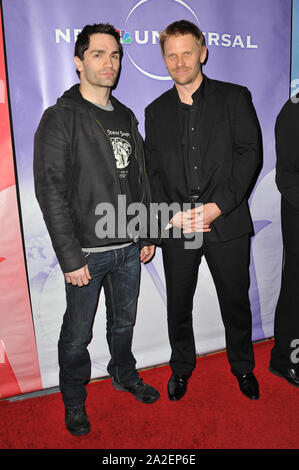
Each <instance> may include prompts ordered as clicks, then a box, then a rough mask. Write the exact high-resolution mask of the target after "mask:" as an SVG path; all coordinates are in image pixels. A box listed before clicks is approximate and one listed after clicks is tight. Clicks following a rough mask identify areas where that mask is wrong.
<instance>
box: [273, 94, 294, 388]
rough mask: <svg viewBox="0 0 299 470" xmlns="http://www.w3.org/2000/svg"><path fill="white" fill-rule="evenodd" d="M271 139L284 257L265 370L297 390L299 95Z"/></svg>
mask: <svg viewBox="0 0 299 470" xmlns="http://www.w3.org/2000/svg"><path fill="white" fill-rule="evenodd" d="M275 139H276V155H277V163H276V184H277V187H278V190H279V191H280V193H281V228H282V237H283V247H284V256H283V271H282V280H281V290H280V295H279V299H278V302H277V307H276V312H275V321H274V338H275V344H274V347H273V349H272V351H271V360H270V368H269V370H270V372H272V373H273V374H275V375H277V376H279V377H283V378H285V379H286V380H287V381H288V382H290V383H291V384H292V385H295V386H296V387H299V364H298V363H299V355H298V346H299V314H298V311H299V288H298V287H299V94H298V95H297V96H294V97H292V98H291V99H289V100H288V101H287V102H286V103H285V105H284V106H283V108H282V110H281V111H280V113H279V115H278V116H277V120H276V125H275Z"/></svg>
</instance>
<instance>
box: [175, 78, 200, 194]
mask: <svg viewBox="0 0 299 470" xmlns="http://www.w3.org/2000/svg"><path fill="white" fill-rule="evenodd" d="M204 85H205V78H204V79H203V81H202V83H201V85H200V86H199V87H198V88H197V90H196V91H195V92H194V93H193V95H192V99H193V103H192V105H189V104H186V103H182V102H181V100H180V98H179V95H177V96H178V118H179V129H180V136H181V143H182V153H183V158H184V163H185V172H186V178H187V182H188V189H189V196H192V195H196V194H199V193H200V174H199V168H200V149H199V133H200V129H199V120H200V112H201V108H202V102H203V99H204Z"/></svg>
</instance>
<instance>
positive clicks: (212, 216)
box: [170, 202, 221, 233]
mask: <svg viewBox="0 0 299 470" xmlns="http://www.w3.org/2000/svg"><path fill="white" fill-rule="evenodd" d="M220 215H221V210H220V209H219V207H218V206H217V204H216V203H215V202H208V203H207V204H202V205H201V206H198V207H195V208H194V209H189V210H187V211H180V212H177V213H176V214H175V215H174V217H173V218H172V219H171V220H170V224H171V225H174V226H175V227H179V228H181V229H182V230H183V233H193V232H210V231H211V230H212V229H211V227H210V224H211V223H212V222H213V221H214V220H216V219H217V218H218V217H219V216H220Z"/></svg>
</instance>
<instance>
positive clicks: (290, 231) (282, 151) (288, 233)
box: [275, 94, 299, 254]
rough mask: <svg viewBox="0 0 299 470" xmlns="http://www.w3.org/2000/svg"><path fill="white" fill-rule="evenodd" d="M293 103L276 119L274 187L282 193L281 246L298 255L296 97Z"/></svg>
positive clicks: (298, 116)
mask: <svg viewBox="0 0 299 470" xmlns="http://www.w3.org/2000/svg"><path fill="white" fill-rule="evenodd" d="M293 101H294V102H293ZM293 101H292V100H291V99H289V100H288V101H287V102H286V103H285V105H284V106H283V108H282V109H281V111H280V113H279V114H278V116H277V119H276V124H275V142H276V156H277V161H276V184H277V187H278V190H279V191H280V193H281V225H282V236H283V244H284V247H285V248H286V249H288V250H290V251H292V252H294V253H298V254H299V94H298V95H296V97H294V99H293ZM295 101H296V103H295Z"/></svg>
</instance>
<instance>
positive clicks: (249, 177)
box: [145, 20, 261, 400]
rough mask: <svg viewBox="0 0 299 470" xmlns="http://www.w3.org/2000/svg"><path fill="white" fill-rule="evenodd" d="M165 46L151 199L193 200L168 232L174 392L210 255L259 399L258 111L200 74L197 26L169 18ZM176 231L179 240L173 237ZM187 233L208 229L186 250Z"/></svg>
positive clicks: (240, 369)
mask: <svg viewBox="0 0 299 470" xmlns="http://www.w3.org/2000/svg"><path fill="white" fill-rule="evenodd" d="M160 46H161V51H162V55H163V59H164V61H165V65H166V67H167V69H168V72H169V74H170V76H171V77H172V79H173V80H174V87H173V88H172V89H170V90H168V91H167V92H166V93H164V94H162V95H161V96H160V97H158V98H157V99H156V100H155V101H153V102H152V103H151V104H150V105H149V106H148V107H147V108H146V110H145V130H146V158H147V167H148V173H149V177H150V183H151V189H152V198H153V201H154V202H156V203H162V202H164V203H165V202H166V203H167V204H172V203H174V202H175V203H179V204H180V205H181V208H182V209H183V208H184V206H183V205H184V203H190V204H192V205H193V206H192V207H193V208H192V209H190V210H188V211H186V210H179V211H178V212H176V213H175V214H174V216H173V218H171V220H170V226H172V228H171V229H170V230H169V238H165V237H164V238H163V239H162V254H163V263H164V270H165V278H166V289H167V316H168V332H169V340H170V345H171V349H172V353H171V359H170V366H171V369H172V376H171V378H170V380H169V383H168V396H169V399H170V400H179V399H180V398H182V396H183V395H184V394H185V392H186V388H187V382H188V379H189V377H190V376H191V374H192V371H193V369H194V368H195V364H196V350H195V343H194V334H193V327H192V308H193V296H194V292H195V289H196V284H197V275H198V268H199V265H200V262H201V257H202V255H204V256H205V258H206V260H207V263H208V266H209V269H210V271H211V274H212V276H213V280H214V283H215V287H216V290H217V295H218V300H219V304H220V309H221V315H222V319H223V322H224V327H225V335H226V347H227V354H228V359H229V362H230V365H231V371H232V373H233V374H234V375H235V376H236V377H237V379H238V382H239V386H240V389H241V391H242V392H243V393H244V394H245V395H246V396H247V397H249V398H251V399H257V398H259V386H258V382H257V380H256V378H255V376H254V374H253V372H252V371H253V369H254V355H253V348H252V341H251V331H252V318H251V310H250V303H249V297H248V288H249V254H250V234H251V233H252V230H253V227H252V221H251V217H250V213H249V208H248V203H247V197H248V193H249V191H250V187H252V184H253V182H254V178H255V176H256V174H257V170H258V167H259V165H260V162H261V134H260V128H259V124H258V120H257V116H256V113H255V110H254V107H253V104H252V101H251V95H250V93H249V91H248V90H247V89H246V88H244V87H241V86H238V85H233V84H230V83H224V82H219V81H216V80H211V79H209V78H208V77H206V76H205V75H203V74H202V64H203V63H204V62H205V61H206V57H207V49H206V46H205V41H204V36H203V34H202V32H201V31H200V30H199V29H198V28H197V26H196V25H194V24H193V23H190V22H188V21H185V20H181V21H177V22H175V23H172V24H171V25H169V26H168V27H167V28H166V29H165V30H164V31H163V32H162V33H161V35H160ZM197 203H201V204H197ZM162 228H163V229H164V227H162ZM178 228H179V229H180V230H181V237H180V238H176V236H175V235H174V232H175V230H178ZM191 233H193V234H199V233H200V234H202V236H203V243H202V244H201V246H199V247H197V248H194V247H193V249H187V245H186V240H189V238H187V237H190V234H191ZM189 248H191V247H189ZM216 380H217V379H216Z"/></svg>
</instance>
